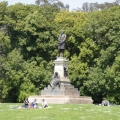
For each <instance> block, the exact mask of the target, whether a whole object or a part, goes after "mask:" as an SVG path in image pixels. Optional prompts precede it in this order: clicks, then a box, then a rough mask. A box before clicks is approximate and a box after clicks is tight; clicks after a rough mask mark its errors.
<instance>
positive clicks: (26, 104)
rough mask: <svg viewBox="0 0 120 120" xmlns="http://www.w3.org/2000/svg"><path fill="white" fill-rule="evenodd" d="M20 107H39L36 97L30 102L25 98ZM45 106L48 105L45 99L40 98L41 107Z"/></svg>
mask: <svg viewBox="0 0 120 120" xmlns="http://www.w3.org/2000/svg"><path fill="white" fill-rule="evenodd" d="M21 107H22V108H39V105H38V103H37V100H36V99H34V101H33V102H31V103H30V102H29V101H28V99H25V100H24V104H23V105H22V106H21ZM46 107H48V104H47V102H46V101H45V99H42V103H41V108H46Z"/></svg>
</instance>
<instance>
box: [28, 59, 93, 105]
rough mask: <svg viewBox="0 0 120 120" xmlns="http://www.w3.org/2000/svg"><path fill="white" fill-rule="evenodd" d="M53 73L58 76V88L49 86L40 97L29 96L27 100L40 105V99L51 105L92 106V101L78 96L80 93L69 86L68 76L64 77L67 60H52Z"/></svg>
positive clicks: (86, 97)
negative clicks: (56, 73)
mask: <svg viewBox="0 0 120 120" xmlns="http://www.w3.org/2000/svg"><path fill="white" fill-rule="evenodd" d="M53 63H54V64H55V66H54V73H55V72H58V74H59V75H60V82H61V85H60V87H58V86H56V87H55V89H52V88H51V86H50V85H48V86H47V87H45V88H44V89H43V90H42V91H41V95H40V96H30V97H29V98H28V99H29V101H30V102H32V101H33V100H34V98H36V99H37V102H38V103H41V101H42V99H45V100H46V101H47V102H48V103H53V104H65V103H70V104H92V103H93V100H92V99H91V97H88V96H80V92H79V91H78V89H77V88H74V86H73V85H71V84H70V80H69V79H68V76H66V74H65V73H66V72H67V71H66V70H68V63H69V62H68V60H66V58H64V57H58V58H57V60H54V61H53Z"/></svg>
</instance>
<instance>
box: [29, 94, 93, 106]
mask: <svg viewBox="0 0 120 120" xmlns="http://www.w3.org/2000/svg"><path fill="white" fill-rule="evenodd" d="M35 98H36V99H37V103H41V102H42V99H45V100H46V101H47V103H48V104H92V103H93V100H92V99H91V97H87V96H80V97H69V96H30V97H29V102H32V101H33V100H34V99H35Z"/></svg>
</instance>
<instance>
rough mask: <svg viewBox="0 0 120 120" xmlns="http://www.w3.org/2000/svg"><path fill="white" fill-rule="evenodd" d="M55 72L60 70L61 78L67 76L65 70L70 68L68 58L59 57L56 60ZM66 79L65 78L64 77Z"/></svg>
mask: <svg viewBox="0 0 120 120" xmlns="http://www.w3.org/2000/svg"><path fill="white" fill-rule="evenodd" d="M53 63H54V64H55V66H54V73H55V72H58V74H59V75H60V78H61V79H63V78H64V77H65V72H67V70H68V63H69V62H68V60H66V58H64V57H58V58H57V60H54V61H53ZM63 80H64V79H63Z"/></svg>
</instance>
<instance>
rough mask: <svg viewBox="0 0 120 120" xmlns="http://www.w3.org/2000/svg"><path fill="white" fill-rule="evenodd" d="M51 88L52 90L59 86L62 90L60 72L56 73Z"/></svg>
mask: <svg viewBox="0 0 120 120" xmlns="http://www.w3.org/2000/svg"><path fill="white" fill-rule="evenodd" d="M50 86H51V88H52V90H53V89H55V87H57V86H58V87H59V88H60V76H59V75H58V72H55V74H54V75H53V76H52V78H51V81H50Z"/></svg>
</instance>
